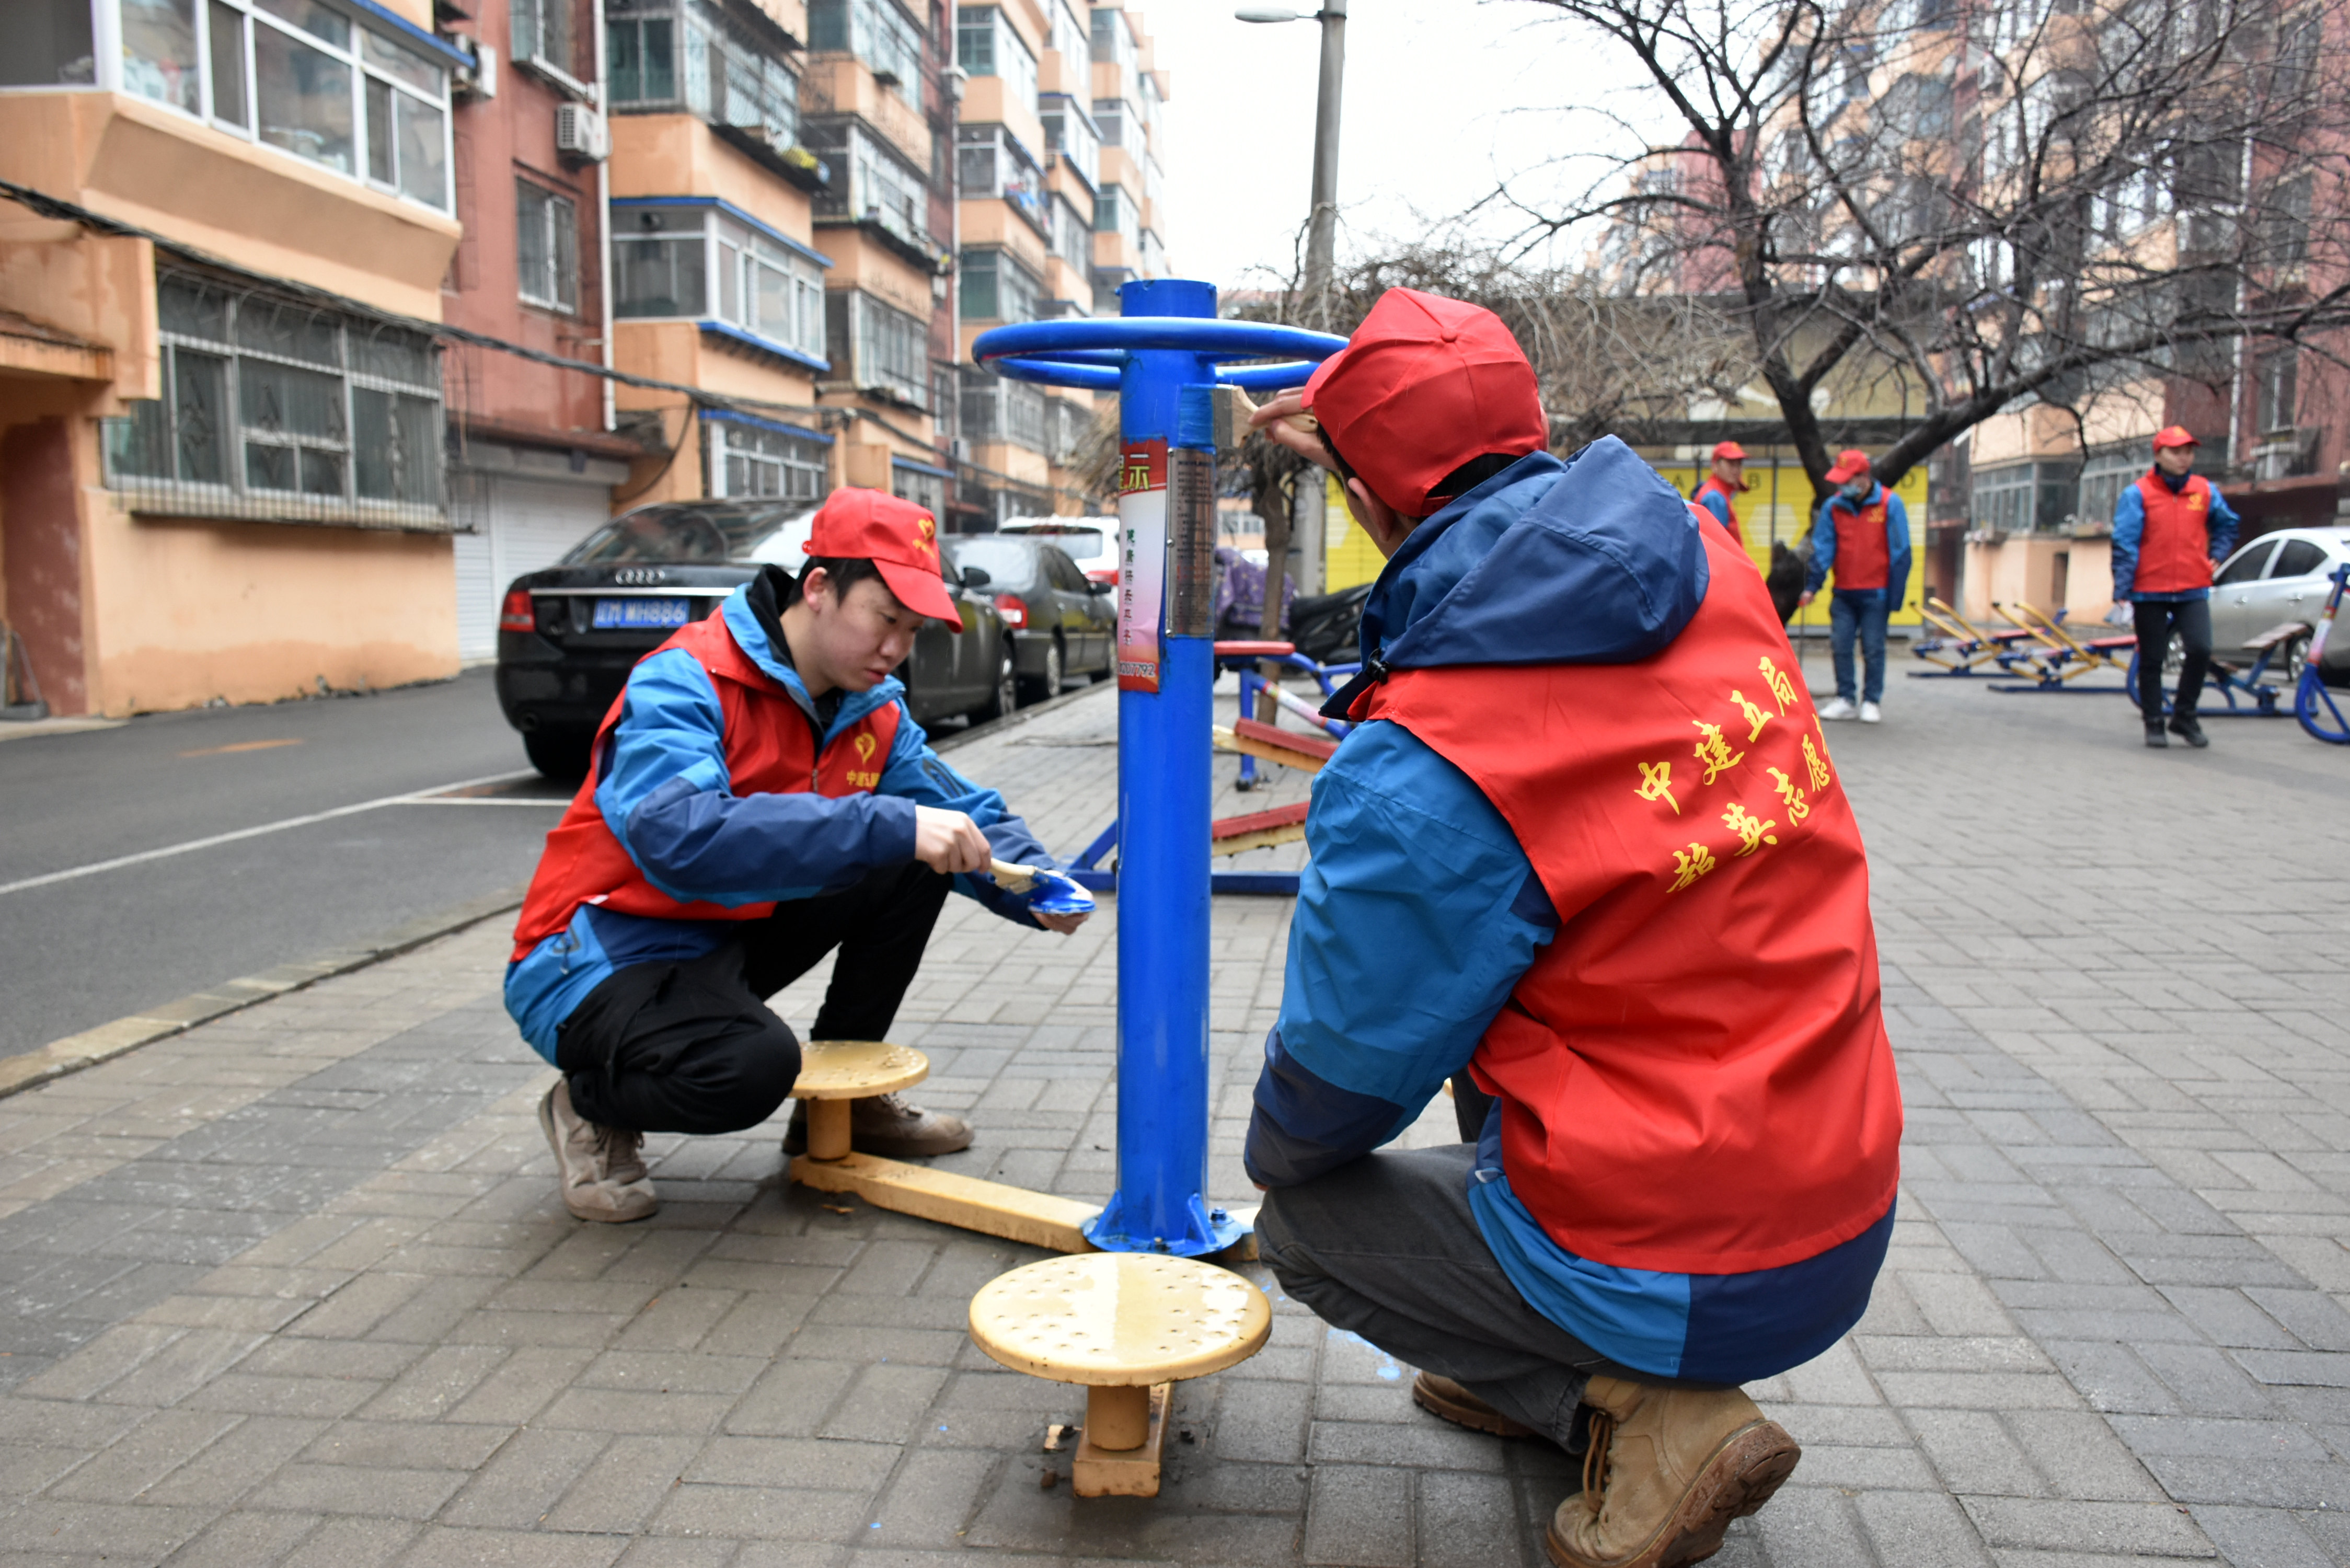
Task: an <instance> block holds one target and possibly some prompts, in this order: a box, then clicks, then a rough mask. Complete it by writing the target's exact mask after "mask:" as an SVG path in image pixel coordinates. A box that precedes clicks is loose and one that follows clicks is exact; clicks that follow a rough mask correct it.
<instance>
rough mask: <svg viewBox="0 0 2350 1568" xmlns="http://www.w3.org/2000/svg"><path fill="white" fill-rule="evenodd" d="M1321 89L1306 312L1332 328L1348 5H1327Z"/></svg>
mask: <svg viewBox="0 0 2350 1568" xmlns="http://www.w3.org/2000/svg"><path fill="white" fill-rule="evenodd" d="M1315 21H1317V22H1319V23H1321V24H1322V84H1321V90H1320V91H1319V92H1318V93H1316V95H1315V103H1314V211H1313V213H1312V215H1311V216H1310V217H1309V218H1308V219H1307V221H1306V225H1305V308H1306V312H1307V315H1308V318H1309V322H1310V324H1311V325H1312V326H1313V327H1315V328H1317V329H1319V330H1322V331H1327V330H1329V326H1330V267H1331V253H1332V252H1333V251H1334V250H1335V249H1336V244H1337V238H1338V102H1339V99H1340V96H1341V95H1342V94H1343V92H1344V90H1345V87H1346V75H1347V0H1322V10H1321V14H1320V15H1319V16H1315Z"/></svg>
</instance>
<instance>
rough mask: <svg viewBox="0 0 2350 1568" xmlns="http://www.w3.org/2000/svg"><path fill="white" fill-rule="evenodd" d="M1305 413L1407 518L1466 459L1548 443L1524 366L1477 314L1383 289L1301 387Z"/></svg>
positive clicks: (1486, 314) (1510, 341)
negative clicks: (1350, 332) (1350, 334)
mask: <svg viewBox="0 0 2350 1568" xmlns="http://www.w3.org/2000/svg"><path fill="white" fill-rule="evenodd" d="M1305 406H1306V408H1307V409H1309V410H1312V411H1313V414H1314V417H1315V418H1316V419H1318V420H1320V421H1322V423H1323V425H1324V426H1325V427H1326V428H1327V429H1328V430H1329V431H1330V432H1331V435H1332V437H1333V438H1334V439H1335V441H1336V445H1337V448H1338V451H1339V452H1340V453H1341V454H1342V455H1344V456H1345V458H1346V460H1347V463H1348V464H1349V465H1350V466H1352V467H1353V469H1354V470H1355V472H1357V474H1359V475H1361V477H1362V480H1363V483H1366V484H1367V485H1369V486H1370V487H1371V492H1372V493H1373V494H1375V495H1377V496H1378V498H1379V499H1380V500H1382V501H1384V502H1386V503H1387V504H1388V505H1390V506H1393V507H1395V508H1396V509H1397V510H1399V511H1400V512H1402V513H1403V514H1405V515H1406V516H1409V517H1425V516H1427V515H1428V514H1429V513H1430V512H1432V511H1434V510H1435V506H1434V504H1432V503H1431V502H1430V498H1429V491H1430V489H1431V488H1432V487H1433V486H1435V485H1438V484H1440V483H1443V482H1444V480H1445V477H1446V476H1447V475H1449V474H1451V472H1452V471H1453V470H1454V469H1456V468H1459V467H1460V466H1461V464H1462V463H1464V462H1468V461H1469V460H1470V459H1471V458H1473V457H1482V456H1483V455H1484V454H1485V453H1487V452H1506V453H1509V454H1510V455H1512V456H1516V457H1523V456H1524V455H1525V454H1526V453H1528V452H1540V451H1542V450H1543V448H1544V446H1546V445H1548V444H1549V441H1550V425H1549V421H1547V420H1545V419H1544V416H1543V408H1542V395H1541V391H1540V389H1538V388H1537V387H1536V386H1535V384H1534V367H1533V366H1532V365H1529V364H1527V363H1526V357H1525V355H1524V353H1523V351H1522V350H1520V348H1518V340H1517V339H1516V338H1514V337H1511V336H1510V329H1509V328H1508V327H1504V326H1503V325H1502V318H1501V317H1498V316H1496V315H1494V314H1493V313H1492V311H1490V310H1487V309H1485V308H1484V307H1483V306H1476V305H1470V304H1467V303H1465V302H1463V301H1461V300H1458V299H1447V298H1445V297H1444V296H1442V295H1438V294H1422V293H1420V292H1419V290H1418V289H1412V288H1391V289H1389V290H1388V291H1387V293H1385V294H1383V295H1381V296H1379V302H1378V304H1377V305H1375V306H1371V313H1370V314H1369V315H1368V316H1367V317H1363V324H1362V325H1361V326H1360V327H1357V328H1356V329H1355V335H1354V337H1352V338H1350V339H1349V340H1348V341H1347V346H1346V347H1345V348H1341V349H1340V350H1338V352H1337V353H1336V354H1333V355H1332V356H1330V358H1327V359H1325V360H1323V361H1322V364H1321V367H1320V369H1316V370H1315V372H1314V377H1313V379H1311V380H1309V381H1307V382H1306V383H1305Z"/></svg>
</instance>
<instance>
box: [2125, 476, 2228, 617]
mask: <svg viewBox="0 0 2350 1568" xmlns="http://www.w3.org/2000/svg"><path fill="white" fill-rule="evenodd" d="M2230 515H2231V516H2232V515H2233V514H2230ZM2145 536H2146V497H2145V496H2143V495H2140V494H2139V493H2137V485H2135V484H2133V485H2129V486H2127V487H2126V488H2125V489H2124V490H2123V491H2122V493H2121V499H2120V500H2118V501H2116V502H2115V503H2114V597H2115V599H2116V600H2117V601H2118V600H2126V599H2127V598H2128V597H2130V588H2131V585H2133V584H2135V583H2136V582H2137V546H2138V541H2139V540H2141V539H2143V538H2144V537H2145Z"/></svg>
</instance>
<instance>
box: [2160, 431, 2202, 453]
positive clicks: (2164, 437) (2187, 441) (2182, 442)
mask: <svg viewBox="0 0 2350 1568" xmlns="http://www.w3.org/2000/svg"><path fill="white" fill-rule="evenodd" d="M2202 444H2203V443H2202V442H2201V441H2197V440H2196V439H2195V438H2194V437H2193V436H2192V435H2190V434H2189V433H2188V430H2187V427H2186V426H2185V425H2165V426H2163V427H2162V429H2160V430H2158V431H2155V432H2154V450H2155V451H2157V452H2160V451H2161V450H2162V449H2163V448H2164V447H2167V446H2201V445H2202Z"/></svg>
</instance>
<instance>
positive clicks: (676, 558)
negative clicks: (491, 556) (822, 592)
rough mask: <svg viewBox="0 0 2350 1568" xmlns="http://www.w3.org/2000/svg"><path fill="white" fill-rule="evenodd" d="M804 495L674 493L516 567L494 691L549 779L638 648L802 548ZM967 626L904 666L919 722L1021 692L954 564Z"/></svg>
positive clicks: (580, 771) (605, 704) (989, 705)
mask: <svg viewBox="0 0 2350 1568" xmlns="http://www.w3.org/2000/svg"><path fill="white" fill-rule="evenodd" d="M812 515H813V514H812V513H811V512H810V510H809V508H808V506H807V504H806V503H805V502H789V501H783V500H751V501H672V502H663V503H660V504H655V505H651V506H640V507H639V508H637V510H635V511H634V512H630V513H628V514H624V515H622V516H619V517H616V518H614V519H613V520H612V521H611V522H609V523H608V524H605V525H604V526H603V527H601V528H598V530H597V531H596V532H595V533H593V534H590V535H588V536H587V538H585V539H583V540H581V541H580V542H579V543H578V544H577V545H574V546H573V547H572V549H571V552H570V554H568V555H567V556H564V557H563V559H562V560H560V561H558V562H556V564H555V565H554V566H549V567H547V568H546V570H544V571H539V572H531V573H528V574H525V576H519V577H516V578H515V580H514V583H513V585H512V586H511V587H508V588H507V589H506V597H505V602H504V605H503V606H502V607H501V609H500V611H499V615H498V670H497V687H498V702H499V705H500V706H501V707H503V708H504V710H505V715H506V722H508V723H510V724H512V725H513V726H514V727H515V729H517V730H519V731H521V732H522V742H523V749H524V750H525V751H526V752H527V753H529V754H530V761H531V765H532V766H534V767H536V768H537V769H538V771H539V772H541V773H543V774H546V775H547V776H548V777H549V778H560V779H576V778H579V777H582V776H584V775H585V774H587V750H588V745H589V743H590V742H592V741H593V740H594V739H595V736H596V727H597V726H598V724H600V723H602V722H604V714H605V712H606V711H608V710H609V709H610V707H611V706H612V699H613V698H615V697H617V696H619V693H620V688H621V686H622V685H624V684H625V683H626V682H627V680H628V679H629V670H631V669H632V668H634V667H635V665H636V662H637V660H638V659H642V658H643V657H644V656H645V655H646V654H648V653H650V652H651V651H652V650H653V649H656V648H658V647H660V644H661V642H662V641H663V640H664V639H667V638H668V636H669V634H670V633H671V632H672V631H674V630H675V629H677V628H679V627H681V626H683V625H684V624H685V623H686V622H687V621H689V620H698V619H700V618H702V617H703V616H706V615H708V614H710V613H711V612H712V610H714V609H716V608H717V607H718V605H719V601H721V600H722V599H723V598H725V597H726V596H727V595H728V594H730V593H733V591H734V589H735V588H736V587H739V586H740V585H741V584H743V583H746V582H748V581H750V579H751V578H752V577H753V576H755V575H756V574H757V572H758V570H759V568H760V567H761V566H764V565H767V564H769V563H774V564H776V565H780V566H786V567H791V568H795V569H796V568H797V567H798V566H799V564H800V562H801V561H802V560H804V559H805V558H806V544H807V536H808V527H809V520H810V518H811V516H812ZM949 584H950V591H951V592H952V593H953V594H954V596H955V597H956V598H957V599H958V600H959V601H960V603H961V607H962V632H961V633H957V632H955V631H954V630H952V629H951V628H949V627H948V626H946V625H945V624H944V623H943V622H939V621H933V622H931V624H930V625H928V626H926V627H924V628H922V630H921V631H920V633H919V634H917V635H916V637H915V639H914V651H913V654H912V656H911V657H910V658H909V659H907V661H906V663H905V664H904V665H903V666H902V667H900V668H899V671H898V676H899V680H903V681H905V682H906V691H907V697H906V701H907V706H908V707H910V709H911V710H912V711H913V714H914V717H915V718H916V719H917V720H919V721H924V722H927V721H930V720H933V719H940V718H949V717H952V716H954V715H956V714H962V713H968V714H971V715H972V716H973V717H975V718H994V717H996V716H998V715H1000V714H1003V713H1005V712H1008V711H1011V709H1012V708H1013V706H1014V704H1015V703H1016V702H1017V701H1018V695H1017V683H1016V680H1015V676H1014V669H1013V656H1012V645H1011V642H1010V640H1009V639H1008V638H1007V637H1006V636H1005V633H1004V628H1003V618H1002V617H1000V616H998V615H997V614H996V612H995V607H994V606H993V604H992V603H990V602H989V601H988V598H987V597H982V596H977V595H974V594H972V593H971V592H969V591H967V590H966V589H964V588H963V587H962V586H961V585H960V584H959V583H956V582H955V581H954V579H953V578H952V577H951V576H950V578H949Z"/></svg>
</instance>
